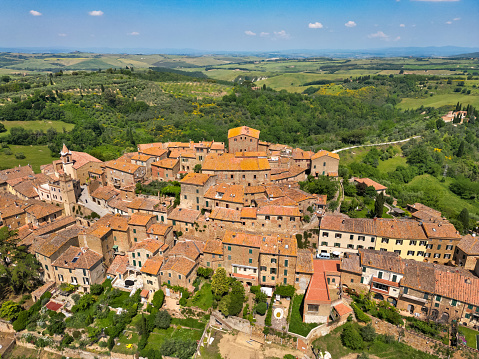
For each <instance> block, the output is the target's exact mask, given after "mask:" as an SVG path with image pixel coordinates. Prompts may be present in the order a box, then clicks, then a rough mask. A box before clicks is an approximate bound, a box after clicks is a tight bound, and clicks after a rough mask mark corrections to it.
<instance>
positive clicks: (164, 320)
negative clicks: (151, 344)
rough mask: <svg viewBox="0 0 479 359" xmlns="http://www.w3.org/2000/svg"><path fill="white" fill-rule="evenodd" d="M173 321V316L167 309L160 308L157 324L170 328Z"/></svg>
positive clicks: (163, 327)
mask: <svg viewBox="0 0 479 359" xmlns="http://www.w3.org/2000/svg"><path fill="white" fill-rule="evenodd" d="M170 323H171V316H170V314H169V313H168V312H167V311H166V310H160V311H159V312H158V313H157V314H156V318H155V326H156V327H157V328H159V329H168V328H169V327H170Z"/></svg>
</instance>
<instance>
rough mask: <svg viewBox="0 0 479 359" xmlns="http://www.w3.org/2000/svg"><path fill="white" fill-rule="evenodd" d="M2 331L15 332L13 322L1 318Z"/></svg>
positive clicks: (0, 328)
mask: <svg viewBox="0 0 479 359" xmlns="http://www.w3.org/2000/svg"><path fill="white" fill-rule="evenodd" d="M0 332H7V333H15V330H13V326H12V323H10V322H7V321H6V320H3V319H0Z"/></svg>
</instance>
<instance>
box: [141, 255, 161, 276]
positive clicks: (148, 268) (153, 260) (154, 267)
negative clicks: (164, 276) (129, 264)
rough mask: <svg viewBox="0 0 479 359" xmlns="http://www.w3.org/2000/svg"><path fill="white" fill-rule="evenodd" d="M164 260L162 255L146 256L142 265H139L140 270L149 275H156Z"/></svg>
mask: <svg viewBox="0 0 479 359" xmlns="http://www.w3.org/2000/svg"><path fill="white" fill-rule="evenodd" d="M164 260H165V259H164V258H163V257H162V256H158V255H157V256H153V257H150V258H148V259H147V260H146V262H145V263H144V264H143V267H141V272H142V273H147V274H151V275H158V273H159V272H160V268H161V265H162V264H163V262H164Z"/></svg>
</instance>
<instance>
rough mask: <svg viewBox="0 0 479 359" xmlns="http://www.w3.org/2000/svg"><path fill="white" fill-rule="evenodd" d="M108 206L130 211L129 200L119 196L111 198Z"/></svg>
mask: <svg viewBox="0 0 479 359" xmlns="http://www.w3.org/2000/svg"><path fill="white" fill-rule="evenodd" d="M108 206H110V207H111V208H115V209H118V210H120V211H122V212H124V213H127V212H128V202H126V201H123V200H121V199H119V198H114V199H110V200H109V201H108Z"/></svg>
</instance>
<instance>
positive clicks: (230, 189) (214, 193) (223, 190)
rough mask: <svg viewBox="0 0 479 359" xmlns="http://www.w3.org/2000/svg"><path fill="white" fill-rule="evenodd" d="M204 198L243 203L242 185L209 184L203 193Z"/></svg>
mask: <svg viewBox="0 0 479 359" xmlns="http://www.w3.org/2000/svg"><path fill="white" fill-rule="evenodd" d="M205 198H209V199H212V200H218V201H224V202H233V203H240V204H241V205H243V203H244V187H243V186H241V185H237V184H226V183H219V184H217V185H214V186H211V187H210V188H209V189H208V190H207V191H206V193H205Z"/></svg>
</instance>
